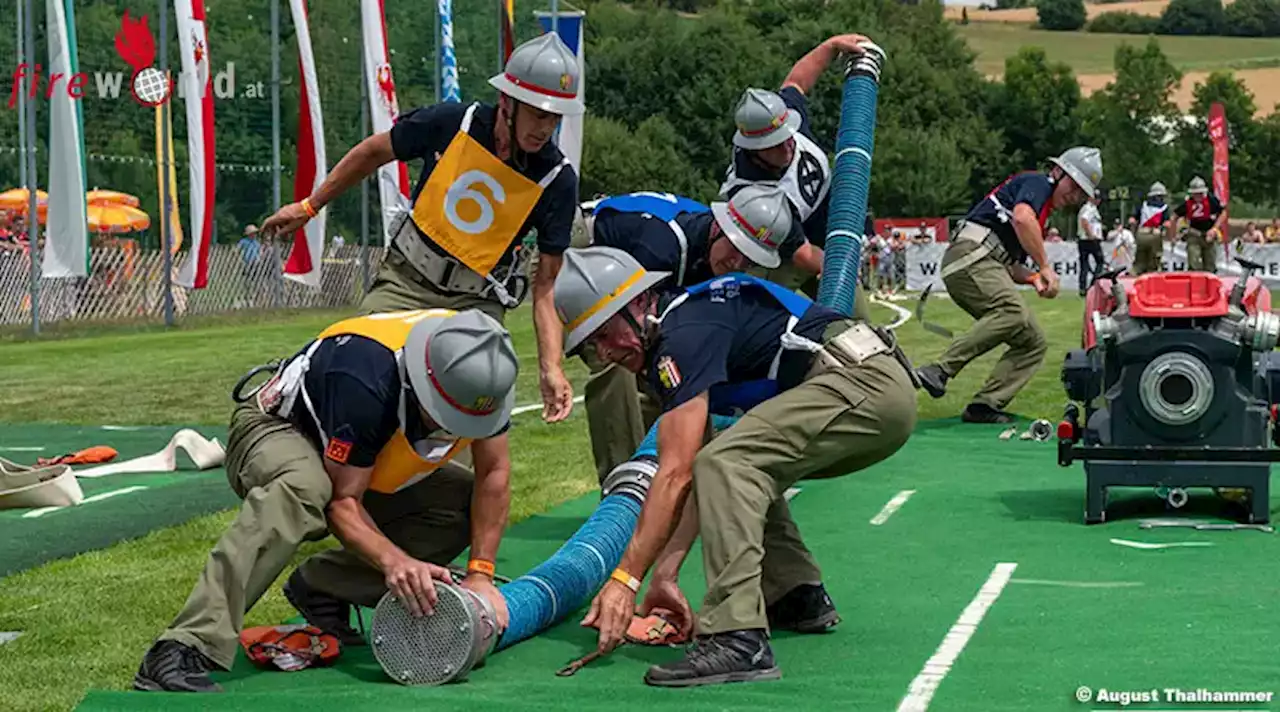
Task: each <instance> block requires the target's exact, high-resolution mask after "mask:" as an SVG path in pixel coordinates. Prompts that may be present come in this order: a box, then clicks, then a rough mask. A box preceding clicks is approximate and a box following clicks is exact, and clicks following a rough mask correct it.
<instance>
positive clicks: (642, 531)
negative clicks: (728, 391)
mask: <svg viewBox="0 0 1280 712" xmlns="http://www.w3.org/2000/svg"><path fill="white" fill-rule="evenodd" d="M707 408H708V406H707V394H706V393H703V394H702V395H700V396H698V397H697V398H694V399H693V400H690V401H688V402H686V403H684V404H683V405H681V406H679V407H677V408H676V409H675V410H672V411H670V412H668V413H665V414H663V416H662V420H661V421H660V422H659V424H658V452H659V453H660V455H659V458H658V472H657V474H655V475H654V476H653V484H651V485H650V486H649V494H648V496H647V497H645V502H644V507H643V508H642V509H641V510H640V521H639V522H638V523H637V524H636V532H635V535H633V536H632V537H631V543H630V544H629V545H628V546H627V550H626V552H625V553H624V554H623V556H622V563H621V564H620V568H622V570H624V571H626V572H627V573H629V574H631V575H632V576H635V577H636V578H643V577H644V575H645V573H647V572H648V571H649V568H650V567H651V566H653V563H654V561H655V560H657V558H658V554H659V553H660V552H661V551H662V550H663V548H664V547H666V546H667V543H668V542H669V541H670V540H671V537H672V534H673V533H674V531H675V529H676V525H677V524H678V523H679V521H680V516H681V514H682V513H683V512H684V507H685V502H686V501H687V500H688V497H689V492H690V490H692V488H693V460H694V458H695V457H697V455H698V450H699V449H701V447H702V442H703V438H704V436H705V435H706V427H707Z"/></svg>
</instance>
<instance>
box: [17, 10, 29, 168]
mask: <svg viewBox="0 0 1280 712" xmlns="http://www.w3.org/2000/svg"><path fill="white" fill-rule="evenodd" d="M25 6H26V3H25V2H20V3H18V27H17V35H18V38H17V39H18V64H22V63H23V62H25V61H27V54H26V45H24V44H23V37H22V33H23V31H24V28H25V27H26V24H25V23H24V22H23V19H22V18H23V17H24V8H25ZM18 155H19V156H20V157H21V159H22V160H20V161H18V181H19V185H26V184H27V92H26V89H25V85H24V84H21V83H20V84H19V86H18Z"/></svg>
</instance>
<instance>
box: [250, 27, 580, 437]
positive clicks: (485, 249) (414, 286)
mask: <svg viewBox="0 0 1280 712" xmlns="http://www.w3.org/2000/svg"><path fill="white" fill-rule="evenodd" d="M489 84H490V85H492V86H493V87H494V88H496V89H497V90H498V103H497V106H488V105H485V104H481V103H479V102H476V103H472V104H459V103H453V102H445V103H442V104H436V105H434V106H429V107H423V108H418V109H415V110H413V111H410V112H408V113H406V114H404V115H403V116H401V117H400V118H399V119H398V120H397V121H396V123H395V125H394V126H393V127H392V128H391V130H390V131H387V132H385V133H380V134H376V135H374V136H371V137H369V138H367V139H365V140H364V141H362V142H361V143H360V144H359V145H357V146H356V147H355V148H353V149H351V151H350V152H348V153H347V155H346V156H344V157H343V158H342V160H341V161H339V162H338V165H336V166H334V168H333V171H332V172H331V173H329V175H328V177H327V178H326V179H325V181H324V183H323V184H321V185H320V187H319V188H318V189H316V191H315V192H314V193H313V194H312V195H311V196H310V197H308V198H306V199H304V200H302V201H301V202H299V203H293V204H291V205H286V206H284V207H283V208H281V209H280V211H279V212H277V213H276V214H275V215H273V216H271V217H270V218H268V219H267V221H266V222H265V223H264V225H263V229H264V231H267V232H269V233H276V234H279V233H291V232H293V231H295V230H298V229H300V228H301V227H302V226H303V225H304V224H305V223H306V222H307V221H308V220H309V219H310V218H312V217H314V216H315V215H316V213H317V211H318V210H320V209H322V208H323V207H324V206H325V205H327V204H329V203H331V202H333V201H334V200H335V199H337V198H338V196H340V195H342V193H344V192H345V191H346V190H347V189H348V188H350V187H352V186H354V185H357V184H358V183H359V182H360V181H361V180H363V179H364V178H366V177H368V176H370V175H372V174H374V173H375V172H376V171H377V170H378V168H379V167H380V166H382V165H384V164H386V163H389V162H391V161H404V162H409V161H416V160H421V161H422V174H421V177H420V178H419V180H418V185H417V187H416V188H415V189H414V193H413V201H412V205H411V207H410V208H409V210H408V211H407V212H404V213H402V214H401V215H400V216H399V218H398V219H397V220H396V221H395V222H394V223H393V225H392V228H391V234H390V235H388V238H389V239H390V241H391V244H390V246H389V248H388V250H387V255H386V258H385V259H384V260H383V263H382V266H381V268H380V269H379V271H378V274H377V278H376V280H375V282H374V284H373V287H372V289H371V290H370V291H369V293H368V294H367V295H365V297H364V301H363V302H362V303H361V305H360V311H361V313H362V314H371V313H377V312H386V311H396V310H402V309H422V308H426V307H436V308H441V309H458V310H462V309H479V310H480V311H482V312H484V313H485V314H488V315H489V316H491V317H493V318H494V319H496V320H498V321H499V322H502V321H504V316H505V314H506V312H507V310H510V309H514V308H515V307H516V306H518V305H519V304H521V303H522V302H523V301H524V299H525V297H526V296H527V295H528V293H529V291H530V285H529V265H530V263H531V261H532V260H533V254H532V249H531V248H529V247H526V246H525V245H524V244H523V238H524V236H525V235H526V234H528V233H529V232H530V230H533V229H536V230H537V235H538V237H537V252H538V254H537V269H536V272H535V273H534V276H533V285H532V292H533V322H534V328H535V329H536V331H537V335H538V362H539V366H540V379H539V383H540V387H541V391H542V398H543V404H544V406H545V408H544V411H543V417H544V418H546V419H547V420H550V421H553V422H554V421H559V420H563V419H564V418H566V417H568V415H569V413H570V411H571V409H572V407H573V390H572V386H571V385H570V384H569V381H568V380H567V379H566V378H565V376H564V371H563V369H562V364H561V361H562V358H561V353H560V339H561V335H560V332H559V323H558V322H557V321H556V316H555V311H554V306H553V304H552V300H551V288H552V286H553V285H554V284H555V278H556V274H557V273H558V272H559V270H560V262H561V253H563V252H564V250H565V249H566V248H567V247H568V246H569V238H570V231H571V229H572V226H573V215H574V208H575V206H576V204H577V196H578V177H577V174H576V173H575V171H574V169H573V167H572V165H570V163H569V160H568V159H567V158H565V157H564V155H563V154H562V153H561V152H560V150H559V149H558V148H557V147H556V144H555V143H554V142H553V141H551V138H552V136H553V135H554V134H555V131H556V128H557V126H558V125H559V123H560V119H561V117H563V116H572V115H578V114H581V113H582V112H583V110H584V108H583V103H582V95H581V91H580V88H581V77H580V76H579V71H578V61H577V58H576V56H575V55H574V53H573V52H571V51H570V50H569V48H568V47H566V46H565V44H564V43H563V42H562V41H560V38H559V36H557V35H556V34H555V33H547V34H544V35H541V36H539V37H538V38H536V39H533V40H530V41H528V42H526V43H524V44H522V45H520V46H519V47H517V48H516V49H515V51H514V52H512V53H511V57H510V59H509V60H508V61H507V64H506V67H505V69H504V71H503V72H502V73H501V74H498V75H496V76H494V77H492V78H491V79H490V80H489Z"/></svg>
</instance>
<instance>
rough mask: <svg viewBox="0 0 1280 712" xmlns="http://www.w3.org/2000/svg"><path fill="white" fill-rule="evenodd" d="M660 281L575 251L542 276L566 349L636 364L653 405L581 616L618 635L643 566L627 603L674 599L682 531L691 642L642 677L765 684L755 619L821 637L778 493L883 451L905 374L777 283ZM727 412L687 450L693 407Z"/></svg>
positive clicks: (859, 336)
mask: <svg viewBox="0 0 1280 712" xmlns="http://www.w3.org/2000/svg"><path fill="white" fill-rule="evenodd" d="M668 277H669V275H668V274H666V273H664V272H649V271H647V270H645V269H644V268H643V267H642V266H641V265H640V264H639V263H638V262H637V261H636V259H635V258H633V257H631V256H630V255H628V254H626V253H625V252H622V251H620V250H615V249H611V248H607V247H591V248H586V249H582V250H570V251H569V252H567V253H566V257H565V268H564V270H563V272H562V273H561V274H560V277H559V278H558V279H557V281H556V309H557V311H558V312H559V313H560V316H561V319H563V320H564V321H565V323H566V328H565V331H566V334H567V335H566V337H565V350H566V352H569V353H572V352H574V351H576V350H577V349H579V348H582V347H588V348H592V349H593V350H594V351H595V352H596V353H597V354H599V355H600V357H601V358H602V359H604V360H605V361H608V362H610V363H616V364H620V365H622V366H623V367H625V368H626V369H628V370H630V371H635V372H637V373H644V374H645V376H646V377H647V379H648V383H649V386H650V387H651V388H652V389H653V391H654V392H655V393H656V394H658V395H659V396H660V399H661V403H662V410H663V415H662V419H661V420H660V421H659V424H658V453H659V460H658V470H657V473H656V474H655V475H654V478H653V483H652V485H651V487H650V490H649V494H648V496H647V498H646V500H645V503H644V508H643V510H642V511H641V514H640V520H639V523H638V525H637V528H636V531H635V534H634V535H633V536H632V538H631V542H630V544H629V545H628V547H627V550H626V552H625V554H624V555H623V558H622V561H621V562H620V564H619V566H618V568H617V569H616V570H615V571H614V572H613V574H612V577H611V579H610V580H609V581H608V582H606V583H605V585H604V587H603V588H602V589H601V591H600V592H599V593H598V595H597V596H596V598H595V600H594V601H593V602H592V604H591V609H590V612H589V613H588V615H587V617H586V619H584V621H583V625H587V626H596V627H598V628H599V629H600V634H599V650H600V651H601V652H608V651H609V650H611V649H613V648H614V647H615V646H616V645H618V644H619V643H620V642H621V641H622V640H623V635H624V634H625V632H626V630H627V626H628V625H629V624H630V623H631V620H632V616H633V615H634V613H635V611H636V600H635V597H636V592H637V591H638V590H639V589H640V584H641V580H642V579H643V578H644V577H645V575H646V574H648V573H649V572H650V570H651V568H652V571H653V580H652V581H651V582H650V585H649V592H648V594H647V596H646V600H645V601H644V603H643V605H642V606H641V610H645V609H652V608H656V607H661V608H666V609H668V610H671V611H681V610H689V609H688V604H687V602H686V601H685V600H684V596H683V594H682V593H681V592H680V588H679V586H678V582H677V575H678V571H679V569H680V565H681V563H682V562H683V561H684V558H685V556H686V555H687V554H688V551H689V548H690V546H691V545H692V543H693V540H694V539H695V538H696V537H697V536H698V535H699V534H700V535H701V537H702V546H703V557H704V560H705V567H706V580H707V594H706V598H705V599H704V601H703V605H702V609H701V611H700V614H699V616H698V620H697V625H696V633H697V637H696V645H694V646H693V647H692V648H691V649H690V650H689V651H688V652H687V653H686V656H685V658H684V659H683V660H679V661H676V662H672V663H667V664H665V665H657V666H654V667H652V668H650V669H649V671H648V673H647V674H646V676H645V681H646V682H647V683H648V684H650V685H659V686H672V687H684V686H691V685H706V684H714V683H720V682H730V681H745V680H761V679H775V678H777V677H779V676H780V674H781V673H780V672H779V670H778V667H777V665H776V663H775V661H774V658H773V654H772V651H771V649H770V646H769V631H770V630H771V629H792V630H798V631H801V632H821V631H825V630H827V629H828V628H830V627H831V626H832V625H834V624H835V623H836V622H837V620H838V616H837V614H836V611H835V608H834V606H833V604H832V603H831V599H830V598H829V597H828V595H827V593H826V590H825V588H824V586H823V584H822V572H821V570H820V569H819V568H818V565H817V563H816V562H815V560H814V557H813V555H812V554H811V553H810V552H809V550H808V549H807V548H806V546H805V544H804V541H803V540H802V539H801V537H800V532H799V530H798V529H797V527H796V524H795V522H794V521H792V519H791V514H790V512H789V510H788V508H787V502H786V499H785V498H784V497H783V492H784V491H785V490H786V489H787V488H788V487H789V486H790V485H791V484H793V483H794V482H796V481H797V480H801V479H805V478H818V477H832V476H838V475H842V474H845V473H849V472H857V471H859V470H862V469H864V468H866V467H868V466H870V465H872V464H873V463H876V462H879V461H881V460H884V459H885V458H887V457H889V456H891V455H893V454H894V453H895V452H897V450H898V449H899V448H900V447H902V445H903V444H904V443H905V442H906V441H907V438H908V436H909V435H910V433H911V430H912V428H913V427H914V425H915V421H916V393H915V389H916V384H915V383H914V382H913V378H912V374H911V368H910V364H909V363H908V361H907V359H906V357H905V356H904V355H903V354H902V352H901V350H899V349H898V348H897V347H896V345H895V344H894V343H893V339H892V337H891V336H889V334H888V333H887V332H885V331H883V330H878V329H873V328H871V327H869V326H868V325H867V324H865V323H863V322H861V321H858V320H854V319H848V318H845V317H844V316H842V315H841V314H839V313H838V312H836V311H833V310H831V309H828V308H826V307H823V306H821V305H817V304H814V303H813V302H811V301H810V300H809V299H808V298H806V297H804V296H801V295H798V294H796V293H794V292H791V291H789V290H787V289H785V288H784V287H781V286H780V285H777V284H774V283H771V282H767V281H765V280H762V279H758V278H754V277H751V276H748V275H745V274H729V275H725V276H723V277H718V278H716V279H713V280H711V281H708V282H703V283H700V284H697V285H693V286H691V287H689V288H688V289H686V290H684V291H683V292H680V293H673V292H671V291H669V290H666V289H663V288H662V287H661V285H660V283H661V282H662V281H663V280H664V279H667V278H668ZM730 410H733V411H737V412H745V414H744V415H742V417H741V418H740V419H739V420H738V422H737V423H735V424H734V425H733V426H731V427H729V428H728V429H727V430H725V431H724V432H722V433H720V434H719V435H718V436H717V437H716V438H715V439H714V440H710V442H709V444H705V446H704V441H706V440H707V439H708V437H707V436H708V433H709V430H708V424H707V423H708V419H709V416H710V414H712V413H723V412H726V411H730ZM692 492H696V498H694V499H695V500H696V505H691V507H690V509H689V511H688V512H686V509H685V507H686V502H687V501H690V494H691V493H692ZM677 523H679V529H678V531H675V530H676V529H677ZM683 624H684V626H686V627H691V622H688V621H685V622H683Z"/></svg>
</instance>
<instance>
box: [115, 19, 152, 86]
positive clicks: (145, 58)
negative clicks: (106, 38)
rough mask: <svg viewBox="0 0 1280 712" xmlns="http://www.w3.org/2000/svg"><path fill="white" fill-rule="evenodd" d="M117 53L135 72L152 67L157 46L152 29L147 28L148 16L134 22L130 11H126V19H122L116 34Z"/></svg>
mask: <svg viewBox="0 0 1280 712" xmlns="http://www.w3.org/2000/svg"><path fill="white" fill-rule="evenodd" d="M116 53H117V54H119V55H120V58H121V59H123V60H124V61H125V62H126V63H128V65H129V66H130V67H133V70H134V71H135V72H138V71H141V70H142V69H144V68H146V67H150V66H151V63H152V62H154V61H155V58H156V44H155V40H153V39H152V37H151V28H150V27H148V26H147V17H146V15H143V16H142V19H141V20H133V19H131V18H130V17H129V11H128V10H125V11H124V17H122V18H120V31H119V32H117V33H116Z"/></svg>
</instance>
